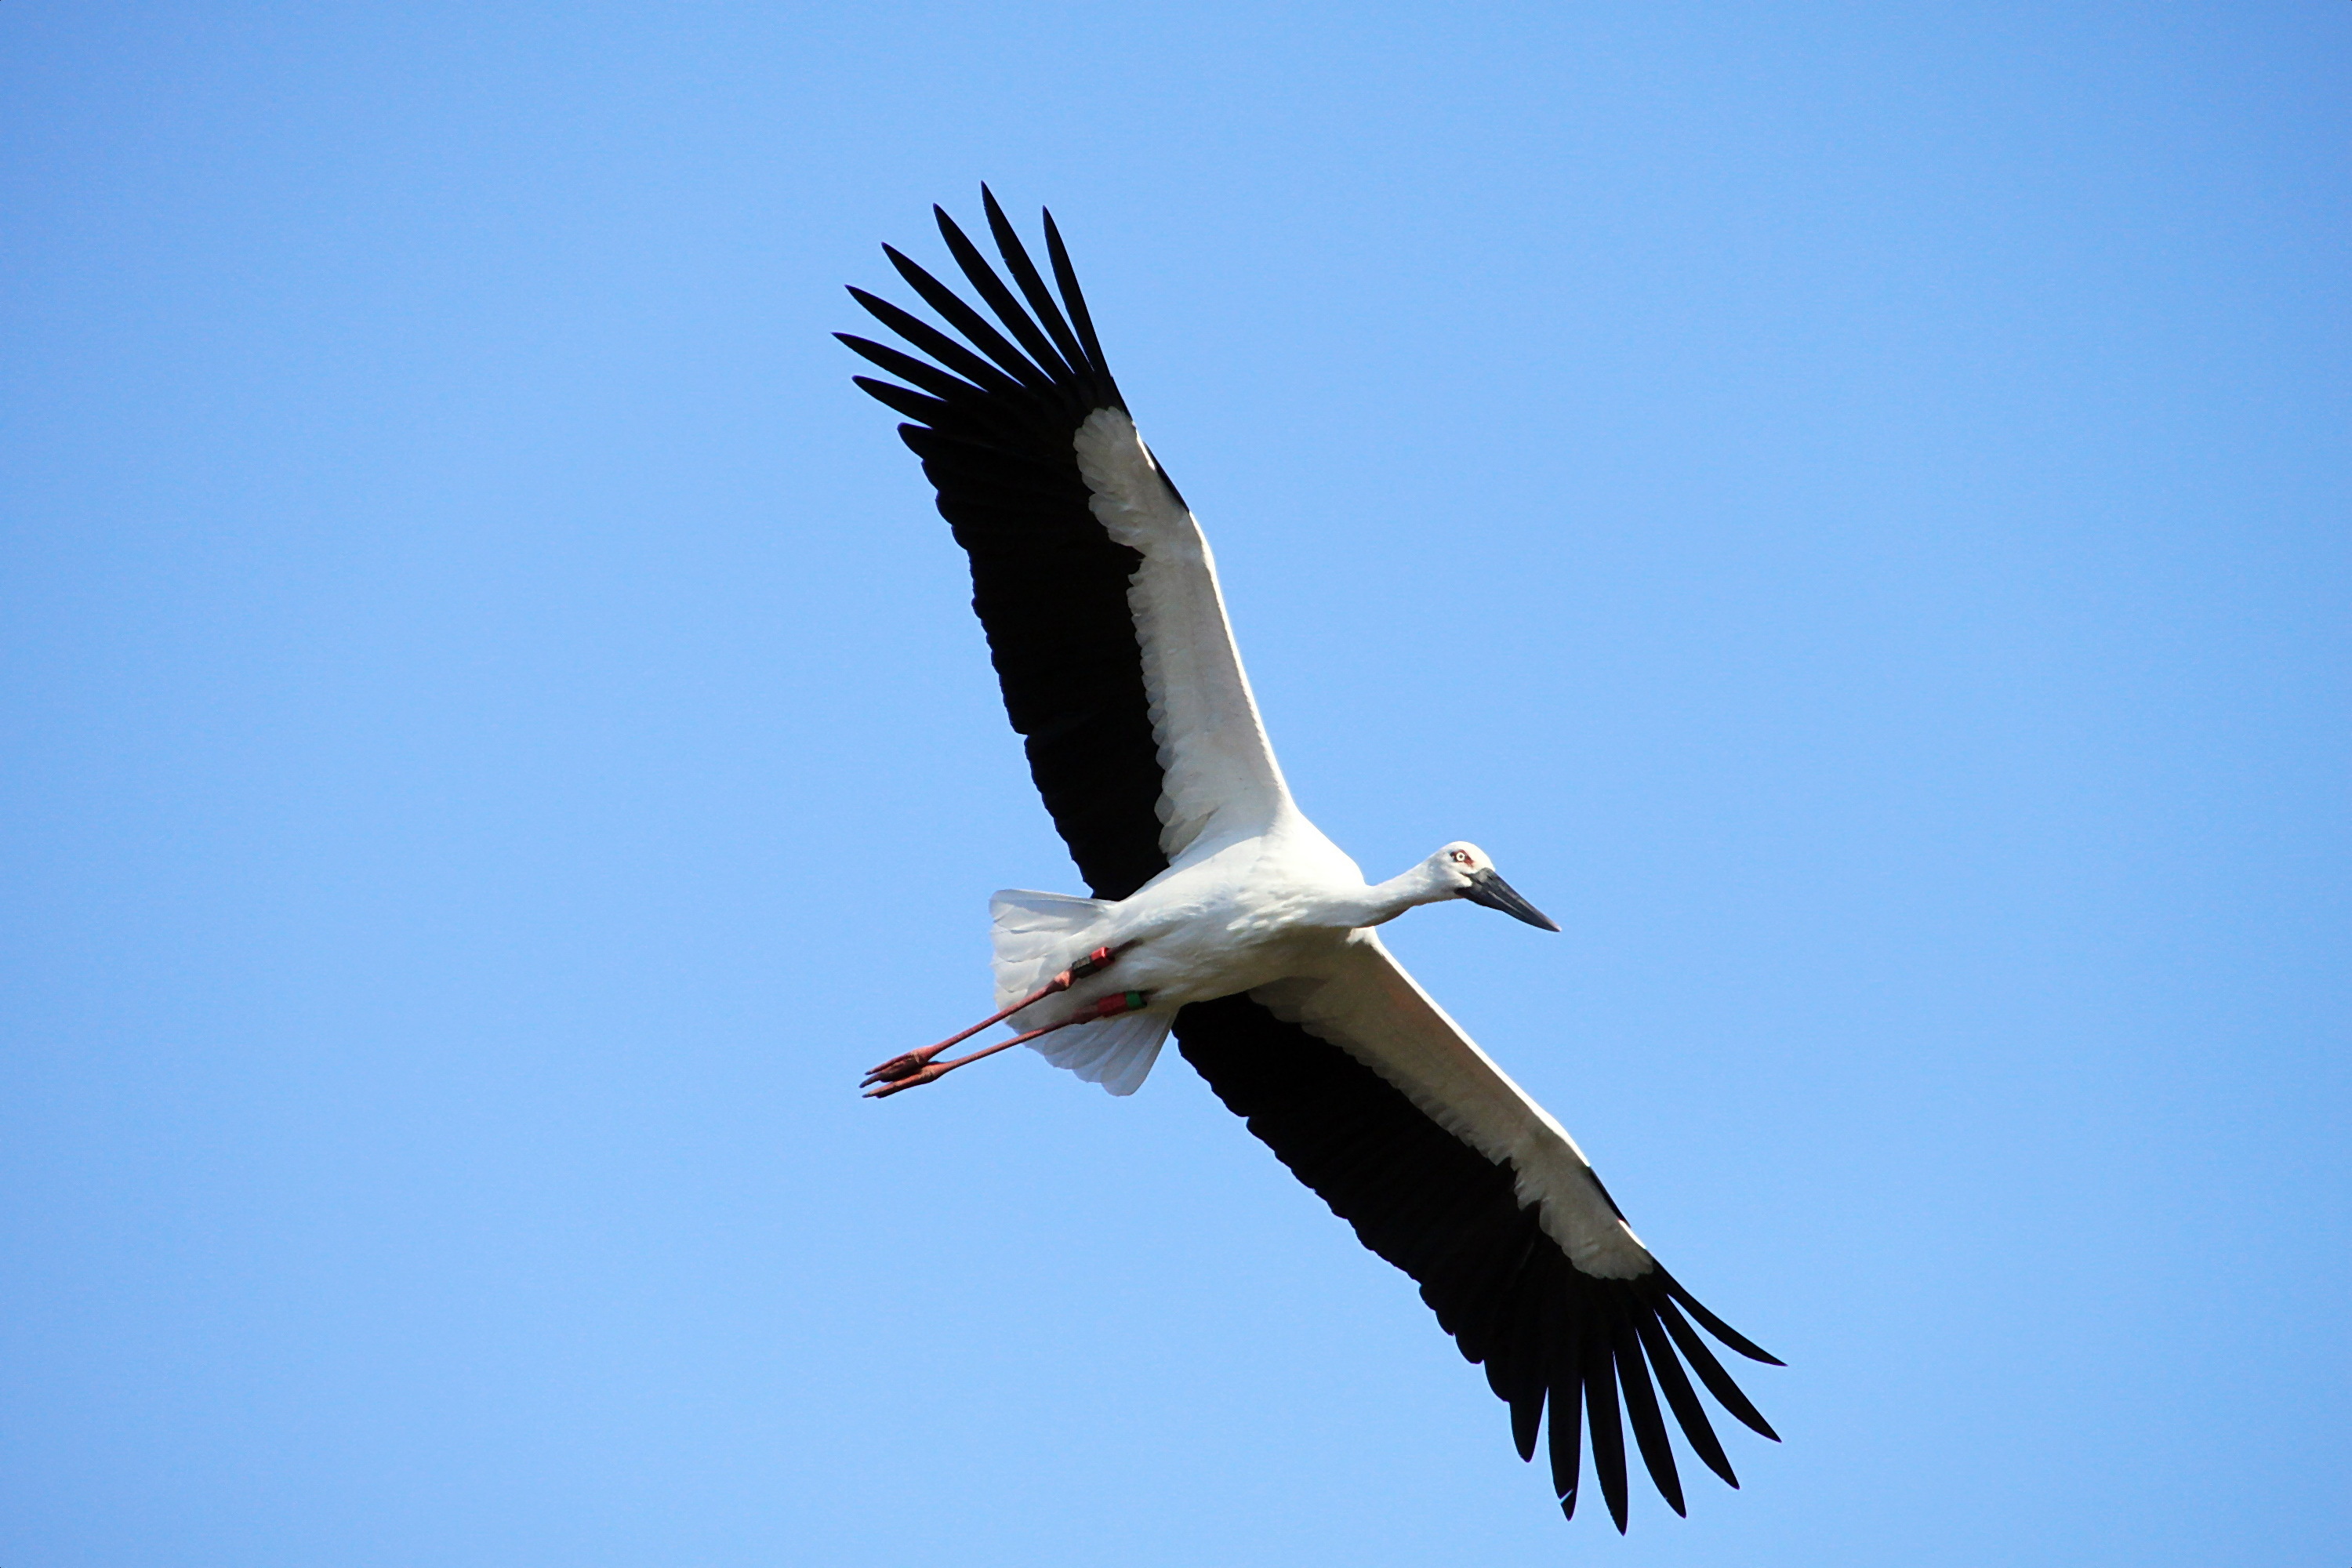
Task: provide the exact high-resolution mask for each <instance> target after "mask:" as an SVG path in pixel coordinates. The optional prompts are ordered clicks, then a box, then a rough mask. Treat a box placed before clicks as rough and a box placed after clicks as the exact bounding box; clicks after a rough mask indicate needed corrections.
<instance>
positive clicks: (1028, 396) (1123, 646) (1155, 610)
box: [840, 189, 1290, 899]
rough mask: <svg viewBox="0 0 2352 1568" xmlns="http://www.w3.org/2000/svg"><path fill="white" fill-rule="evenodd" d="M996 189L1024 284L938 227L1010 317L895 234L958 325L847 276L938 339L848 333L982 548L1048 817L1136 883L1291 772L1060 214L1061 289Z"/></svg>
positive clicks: (985, 584)
mask: <svg viewBox="0 0 2352 1568" xmlns="http://www.w3.org/2000/svg"><path fill="white" fill-rule="evenodd" d="M982 199H983V202H984V204H985V205H986V208H987V214H988V222H989V228H990V232H991V234H992V237H994V238H995V240H996V245H997V249H998V252H999V254H1000V255H1002V256H1003V259H1004V265H1005V268H1006V270H1007V271H1009V272H1010V273H1011V274H1012V276H1013V282H1014V283H1015V284H1017V285H1018V286H1019V289H1020V294H1019V296H1018V297H1016V296H1015V294H1014V292H1013V289H1012V288H1011V287H1008V286H1007V285H1006V283H1005V281H1004V279H1003V278H1002V277H1001V276H1000V275H999V274H998V273H997V271H996V269H995V268H993V267H992V266H991V265H990V264H989V261H988V258H986V257H984V256H982V254H981V252H980V249H979V247H977V246H975V245H973V244H972V243H971V240H970V239H968V238H967V237H965V236H964V234H963V232H962V230H961V229H960V228H958V227H957V226H956V225H955V223H954V222H953V221H952V220H951V219H950V218H949V217H948V216H947V214H946V213H944V212H940V213H939V214H938V216H939V224H940V235H941V236H942V237H944V238H945V239H946V241H947V245H948V249H949V251H950V254H952V255H953V256H954V258H955V260H956V264H957V266H958V267H959V268H961V269H962V272H963V274H964V277H965V279H967V280H968V281H969V282H970V283H971V287H972V289H973V290H974V291H975V292H976V293H977V294H978V295H979V296H980V298H981V299H982V300H984V301H985V302H986V303H987V305H988V307H989V309H990V310H992V312H993V313H994V315H995V318H996V322H997V323H1000V324H1001V325H1002V327H1003V331H999V330H998V328H997V326H996V325H992V324H991V322H990V321H989V320H988V318H987V317H985V316H983V315H982V314H981V312H980V311H979V310H977V309H975V308H974V307H973V306H971V304H969V303H967V302H966V301H965V300H962V299H961V298H960V297H959V296H958V295H957V294H956V292H955V290H953V289H950V288H949V287H947V285H945V284H943V283H941V282H940V280H939V279H937V278H934V277H933V276H932V275H931V274H930V273H929V272H927V271H925V270H924V269H923V268H920V267H919V266H917V265H916V264H915V263H914V262H912V261H910V260H908V258H906V257H904V256H902V255H900V254H899V253H898V251H896V250H891V249H889V247H884V249H885V250H886V252H887V254H888V256H889V258H890V261H891V264H892V265H893V266H894V267H896V268H898V274H899V276H900V277H901V278H903V279H905V280H906V281H907V283H908V286H909V287H910V288H912V289H914V290H915V292H916V293H917V294H919V295H920V296H921V297H922V299H923V300H924V301H925V302H926V303H927V304H929V306H930V308H931V309H932V310H935V311H937V312H938V313H939V315H940V319H941V320H943V321H946V322H947V323H948V325H949V326H950V328H952V329H953V331H954V332H955V333H956V334H958V336H960V337H961V340H962V341H961V342H960V341H958V336H950V334H949V333H948V332H945V331H940V329H939V328H937V327H935V326H933V325H931V324H930V323H929V322H928V321H923V320H922V319H921V318H920V317H918V316H916V315H913V314H912V313H910V312H908V311H907V310H901V309H900V308H898V306H896V305H893V304H891V303H889V302H888V301H887V300H880V299H877V298H876V297H874V296H873V295H871V294H867V293H866V292H864V291H863V290H860V289H851V290H850V292H851V294H852V295H853V296H854V297H855V298H856V300H857V301H858V303H859V304H861V305H863V306H864V307H865V308H866V310H868V311H870V312H871V313H872V314H873V315H874V316H875V318H876V319H877V320H878V321H881V322H882V324H883V325H885V326H886V327H888V328H889V329H890V330H891V331H893V332H896V333H897V334H898V336H899V337H900V338H902V339H904V340H905V341H906V342H908V345H909V346H911V347H913V348H915V349H918V350H919V351H921V353H923V354H925V355H928V356H929V357H928V359H923V358H917V357H916V356H915V355H913V354H908V353H902V352H900V351H899V350H897V349H894V348H888V347H886V346H884V345H883V344H880V343H875V342H868V341H866V339H864V338H857V337H852V336H850V335H848V334H846V333H844V334H840V336H841V340H842V342H845V343H846V344H848V345H849V347H850V348H852V349H854V350H855V351H856V352H857V353H859V354H861V355H863V356H864V357H865V358H866V359H867V360H869V361H871V362H872V363H875V364H877V365H879V366H880V367H881V368H882V369H884V370H885V371H887V372H888V373H889V374H892V375H894V376H896V377H898V380H899V381H902V382H905V383H908V384H907V385H899V384H896V383H893V382H885V381H877V380H873V379H871V378H869V377H865V376H860V377H858V378H857V384H858V385H859V386H861V387H863V388H865V389H866V391H867V392H869V393H871V394H872V395H874V396H876V397H877V398H879V399H880V400H881V401H882V402H884V403H886V404H887V405H889V406H890V407H892V408H895V409H897V410H898V412H899V413H901V414H904V415H906V416H908V419H909V420H910V421H911V423H908V424H905V425H901V426H898V433H899V435H900V437H902V438H903V439H904V440H905V441H906V443H907V445H908V447H911V448H913V450H914V452H915V455H916V456H917V457H919V458H921V459H922V462H923V471H924V473H925V475H926V476H927V477H929V479H930V481H931V483H932V485H933V486H934V488H935V489H937V490H938V492H939V507H940V514H941V515H942V516H944V517H945V518H946V519H947V520H948V522H949V523H950V526H951V527H952V528H953V529H954V531H955V536H956V540H957V542H959V543H961V545H962V546H963V547H964V550H965V551H966V552H967V553H968V554H969V555H970V556H971V575H972V608H973V609H974V610H975V611H977V612H978V613H979V616H980V618H981V623H982V626H983V627H984V628H985V629H986V631H987V633H988V645H989V652H990V655H991V657H992V659H993V661H994V663H995V665H996V671H997V677H998V679H999V681H1000V683H1001V684H1002V686H1003V692H1004V705H1005V709H1006V711H1007V713H1008V714H1009V715H1010V716H1011V718H1012V720H1013V728H1014V729H1016V730H1018V731H1020V732H1021V733H1022V735H1023V736H1024V737H1025V738H1026V741H1027V745H1028V752H1029V764H1030V772H1031V774H1032V776H1033V777H1034V779H1035V780H1036V783H1037V788H1038V791H1039V793H1040V794H1041V795H1043V796H1044V797H1045V806H1046V809H1047V810H1048V811H1049V812H1051V813H1052V814H1053V817H1054V824H1055V827H1057V828H1058V829H1059V830H1060V831H1061V834H1062V837H1063V840H1064V841H1065V842H1066V843H1067V844H1068V845H1069V847H1070V853H1071V856H1072V858H1074V859H1076V861H1077V863H1078V868H1079V870H1080V872H1081V873H1082V874H1083V875H1084V876H1085V877H1086V879H1087V884H1088V886H1090V887H1091V888H1092V889H1094V891H1095V893H1096V895H1097V897H1101V898H1109V899H1120V898H1125V897H1126V896H1127V895H1128V894H1129V893H1131V892H1133V891H1134V890H1135V889H1137V888H1139V887H1140V886H1141V885H1142V884H1143V883H1144V882H1146V881H1148V880H1150V879H1151V878H1152V877H1153V876H1155V875H1157V874H1158V873H1159V872H1160V871H1161V870H1163V869H1165V868H1167V867H1168V866H1169V865H1170V864H1171V862H1173V861H1177V860H1180V859H1181V858H1184V857H1185V856H1186V855H1187V854H1188V853H1189V854H1199V853H1205V852H1207V851H1208V850H1210V849H1213V848H1214V847H1218V846H1219V845H1222V844H1224V843H1229V842H1232V841H1233V840H1234V839H1236V838H1242V837H1249V836H1250V835H1253V834H1255V833H1258V832H1261V831H1263V830H1264V829H1265V827H1267V826H1270V825H1271V824H1272V823H1273V822H1274V820H1275V819H1276V817H1277V816H1279V815H1280V814H1281V813H1283V812H1284V811H1285V810H1286V809H1287V808H1288V805H1289V798H1290V797H1289V792H1288V790H1287V788H1286V786H1285V784H1284V783H1283V778H1282V770H1281V769H1280V768H1279V767H1278V766H1277V765H1276V763H1275V760H1274V750H1273V747H1272V746H1271V745H1269V744H1268V743H1267V741H1266V736H1265V725H1264V724H1263V723H1262V722H1261V721H1259V718H1258V711H1257V702H1256V700H1255V698H1254V697H1253V696H1252V695H1251V693H1250V688H1249V679H1248V677H1247V676H1245V675H1244V673H1243V671H1242V663H1241V656H1240V655H1239V654H1238V653H1237V652H1236V651H1235V649H1234V639H1233V633H1232V631H1231V629H1230V628H1229V626H1227V624H1226V620H1225V608H1224V600H1223V595H1222V594H1221V593H1220V591H1219V589H1218V586H1217V573H1216V565H1215V563H1214V562H1213V559H1212V558H1211V556H1210V554H1209V546H1208V542H1207V541H1206V540H1205V539H1203V538H1202V534H1201V527H1200V524H1199V523H1198V522H1197V521H1194V520H1193V517H1192V512H1191V510H1189V509H1188V508H1187V507H1186V506H1185V504H1184V500H1183V497H1182V496H1181V495H1179V494H1178V493H1177V490H1176V487H1175V486H1174V485H1173V484H1172V483H1171V482H1170V481H1169V479H1168V478H1167V476H1166V475H1165V474H1163V473H1161V472H1160V466H1159V464H1158V462H1157V461H1156V460H1155V459H1154V458H1153V457H1152V455H1151V453H1150V449H1149V448H1148V447H1145V446H1144V444H1143V441H1142V438H1141V437H1139V436H1138V435H1137V434H1136V431H1135V425H1134V423H1133V421H1132V420H1131V419H1130V418H1129V416H1128V411H1127V405H1126V403H1125V402H1124V400H1123V399H1122V398H1121V397H1120V395H1119V391H1118V384H1117V383H1115V382H1114V381H1113V380H1112V379H1111V374H1110V371H1109V368H1108V366H1107V365H1106V364H1105V363H1104V362H1103V355H1102V345H1101V344H1100V343H1099V342H1097V340H1096V337H1095V330H1094V324H1093V321H1091V319H1090V318H1089V316H1088V314H1087V307H1086V300H1085V297H1084V296H1083V295H1082V294H1081V293H1080V292H1079V290H1078V284H1077V279H1076V274H1075V273H1074V272H1073V271H1072V269H1071V268H1070V263H1069V257H1068V255H1067V254H1066V251H1065V250H1064V248H1063V246H1062V241H1061V237H1060V235H1059V234H1058V233H1056V232H1055V228H1054V220H1053V217H1052V216H1051V215H1050V214H1049V215H1047V216H1046V218H1045V242H1046V251H1047V256H1048V258H1049V260H1050V263H1051V265H1052V268H1053V271H1054V277H1055V284H1056V285H1057V287H1058V289H1059V294H1060V299H1059V300H1056V299H1055V293H1054V291H1052V290H1049V289H1047V288H1046V286H1045V279H1044V278H1043V277H1042V276H1041V275H1040V274H1039V272H1038V270H1037V268H1036V265H1035V263H1034V262H1033V261H1032V260H1031V259H1030V258H1029V255H1028V252H1027V251H1026V249H1025V248H1024V247H1023V246H1022V243H1021V240H1020V237H1019V236H1018V235H1016V234H1015V233H1014V231H1013V226H1012V224H1011V223H1010V222H1008V221H1007V220H1006V218H1005V216H1004V214H1003V209H1002V208H1000V207H999V206H998V205H997V204H996V200H995V198H994V197H993V196H992V195H988V194H987V192H986V191H985V189H983V190H982ZM934 210H935V211H936V210H937V209H934ZM1007 333H1010V334H1011V336H1010V337H1007V336H1006V334H1007Z"/></svg>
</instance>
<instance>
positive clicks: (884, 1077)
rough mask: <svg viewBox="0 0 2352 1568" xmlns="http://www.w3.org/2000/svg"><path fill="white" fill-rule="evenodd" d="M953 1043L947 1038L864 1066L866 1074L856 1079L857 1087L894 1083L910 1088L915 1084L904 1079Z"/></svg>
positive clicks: (919, 1069) (926, 1064) (929, 1062)
mask: <svg viewBox="0 0 2352 1568" xmlns="http://www.w3.org/2000/svg"><path fill="white" fill-rule="evenodd" d="M953 1044H955V1042H954V1041H953V1040H949V1041H945V1042H943V1043H941V1044H940V1045H936V1046H929V1047H925V1048H923V1049H922V1050H919V1051H908V1053H906V1055H904V1056H897V1057H892V1058H890V1059H889V1060H888V1061H887V1062H884V1063H883V1064H882V1065H881V1066H880V1067H878V1068H866V1076H865V1077H864V1078H862V1079H858V1080H857V1087H858V1088H860V1089H864V1088H866V1086H868V1085H869V1084H877V1083H894V1084H899V1085H902V1086H903V1087H905V1088H908V1089H912V1088H914V1087H915V1086H914V1085H913V1084H910V1083H908V1082H907V1081H906V1080H907V1079H910V1078H912V1077H914V1076H915V1075H916V1074H917V1073H919V1072H920V1071H922V1070H923V1069H924V1068H927V1067H929V1066H930V1065H931V1058H933V1057H936V1056H938V1055H939V1054H940V1052H941V1051H943V1050H946V1049H947V1048H948V1047H949V1046H951V1045H953ZM923 1081H924V1082H925V1083H929V1082H930V1081H931V1080H930V1079H924V1080H923Z"/></svg>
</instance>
